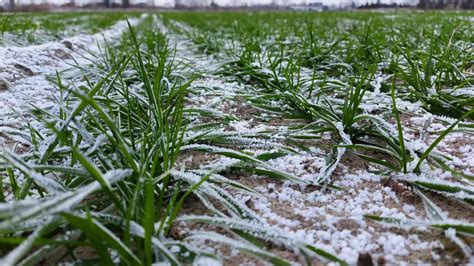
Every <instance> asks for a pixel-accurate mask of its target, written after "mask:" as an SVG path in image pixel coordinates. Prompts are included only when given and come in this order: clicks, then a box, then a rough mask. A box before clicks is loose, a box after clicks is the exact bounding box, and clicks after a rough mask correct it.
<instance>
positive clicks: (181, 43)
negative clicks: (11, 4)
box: [0, 13, 474, 265]
mask: <svg viewBox="0 0 474 266" xmlns="http://www.w3.org/2000/svg"><path fill="white" fill-rule="evenodd" d="M402 14H403V17H404V18H403V19H401V18H400V16H395V17H390V18H389V17H384V14H372V13H354V14H352V13H330V14H301V13H297V14H294V13H284V14H279V13H251V14H245V13H239V14H237V13H236V14H233V13H225V14H220V13H167V14H163V16H157V15H148V16H142V17H141V19H140V22H139V23H138V24H137V25H136V26H131V25H129V26H127V27H126V28H127V30H124V27H123V26H124V23H126V22H124V21H122V22H119V24H117V26H116V27H118V28H120V30H114V29H112V30H111V31H112V32H111V34H112V33H113V32H115V34H112V35H114V36H118V35H121V34H122V33H123V36H122V37H121V38H120V39H119V40H116V39H115V40H110V39H108V40H107V42H105V43H102V44H101V45H100V49H97V48H94V49H92V51H91V53H90V54H88V55H87V59H85V58H84V59H81V60H76V66H75V67H74V69H75V70H68V71H65V72H63V73H60V74H58V75H56V76H54V74H55V73H53V72H54V71H55V70H61V69H63V67H64V66H65V65H64V62H63V61H61V60H65V59H64V58H54V59H52V58H49V61H48V62H51V63H55V64H56V65H55V66H53V67H50V68H48V69H50V70H48V71H44V72H41V73H38V76H40V77H41V78H42V83H44V84H46V86H48V89H47V91H48V92H47V93H48V94H51V95H52V96H53V97H51V98H54V100H53V99H51V101H48V100H47V98H41V99H44V101H45V105H40V106H39V107H40V108H38V109H36V110H35V111H33V112H31V111H29V110H22V112H20V113H18V112H17V113H16V114H15V113H8V111H6V109H5V111H4V112H5V114H7V115H8V116H10V117H14V116H18V117H21V118H22V119H23V121H25V126H26V127H27V128H28V129H29V130H30V134H29V135H26V134H25V133H24V132H23V133H22V134H20V133H21V132H19V131H16V132H10V131H1V132H2V136H4V137H5V136H7V137H9V138H10V139H9V141H10V142H11V143H21V144H22V145H23V148H22V149H21V154H18V153H20V152H19V150H18V149H15V148H13V149H12V148H11V145H10V146H5V147H2V149H1V150H0V169H4V171H3V172H1V176H2V177H3V186H2V190H1V192H2V193H1V194H0V195H1V200H2V201H3V203H1V204H0V217H1V221H0V233H1V235H0V243H3V244H4V245H5V247H6V248H5V255H4V258H3V261H2V262H3V263H4V264H16V263H36V262H51V261H53V262H71V261H91V262H98V261H101V262H102V263H109V264H120V263H122V264H147V265H149V264H152V263H158V262H167V263H171V264H188V263H192V262H194V263H205V264H206V265H207V264H220V263H222V262H224V263H232V262H235V261H237V262H238V263H243V264H254V263H259V261H258V260H260V261H265V262H268V263H271V264H276V265H288V264H295V263H299V264H313V263H318V262H321V261H323V262H333V263H338V264H342V265H343V264H347V263H348V264H356V263H357V262H358V260H360V259H361V258H364V259H365V260H368V259H369V260H373V261H374V262H377V263H380V264H382V263H389V264H393V263H399V262H405V263H450V262H460V263H466V262H469V261H472V259H473V258H472V235H473V234H474V225H473V217H472V215H470V213H471V211H472V203H473V199H474V198H473V197H474V189H473V183H472V159H469V155H470V154H472V149H471V148H470V147H471V146H472V144H473V137H472V116H473V112H472V111H471V109H472V91H471V90H470V89H469V88H472V73H471V72H469V69H470V68H472V66H471V65H469V64H472V60H470V54H472V38H470V35H469V32H472V24H471V23H470V22H468V21H466V20H465V19H463V18H462V17H460V15H459V14H450V13H443V14H439V13H432V14H414V13H402ZM397 15H399V14H397ZM79 17H80V16H79ZM387 20H389V22H390V23H389V22H387ZM131 21H132V22H133V20H131ZM420 23H423V25H424V26H423V27H422V28H421V30H420V29H418V28H417V27H415V26H416V25H421V24H420ZM132 24H133V23H132ZM72 40H73V41H72V43H74V44H75V43H76V41H74V40H75V39H74V38H73V39H72ZM69 41H70V40H69ZM469 44H470V45H469ZM48 45H50V44H45V45H43V46H44V47H48ZM87 45H91V44H90V42H89V44H87ZM43 46H41V45H40V46H32V47H31V48H30V49H28V47H25V48H12V49H16V50H19V49H25V50H26V51H28V50H31V49H38V50H41V48H42V47H43ZM57 49H58V50H62V49H65V48H61V49H59V48H57ZM68 49H69V48H68ZM10 52H11V51H10ZM12 53H13V52H12ZM78 55H79V53H77V54H74V56H78ZM12 60H13V59H12ZM66 60H71V59H67V58H66ZM37 61H39V60H37ZM12 62H13V61H12ZM58 62H62V63H58ZM69 62H70V61H69ZM14 63H15V62H13V63H8V62H6V63H5V64H6V65H9V64H10V65H11V64H14ZM21 65H22V66H24V67H26V68H28V69H29V68H31V69H32V70H34V73H36V72H39V70H38V69H39V68H38V69H36V68H34V67H33V66H29V65H28V62H27V61H26V60H25V61H22V62H21ZM20 68H21V67H20ZM33 68H34V69H33ZM31 69H30V70H31ZM20 70H22V71H23V72H25V71H26V72H28V71H27V70H25V68H21V69H20ZM14 74H15V73H13V74H12V75H14ZM46 76H49V77H51V76H53V77H52V78H50V79H49V81H50V82H51V83H49V81H48V80H47V79H46ZM8 78H9V77H8V76H6V79H8ZM29 78H30V77H29V75H28V73H23V75H22V76H20V77H19V80H20V81H17V80H14V79H11V78H10V81H9V85H8V87H9V88H8V90H7V91H6V92H5V91H4V92H2V91H0V96H2V93H7V94H3V96H5V97H6V98H3V99H2V102H5V103H6V102H7V101H11V99H7V98H8V97H7V96H6V95H8V93H11V91H12V90H15V89H17V88H18V87H19V85H21V84H22V86H24V87H25V89H27V90H31V91H34V88H33V87H32V86H33V83H32V82H30V81H28V83H26V82H25V83H21V82H22V80H29ZM10 82H12V84H10ZM10 87H13V88H10ZM43 91H44V90H43ZM45 93H46V91H44V93H42V92H41V91H40V92H38V94H37V97H38V99H40V97H43V96H44V94H45ZM11 95H12V94H11ZM0 99H1V98H0ZM26 100H27V98H24V99H17V101H16V102H18V104H21V105H22V104H24V102H25V101H26ZM19 106H20V105H19ZM45 107H49V108H45ZM440 108H441V109H440ZM441 115H448V116H449V117H446V116H441ZM13 136H14V137H13ZM456 141H458V142H461V143H460V144H459V145H453V142H454V143H455V142H456ZM459 153H462V154H463V156H459ZM256 259H257V260H256Z"/></svg>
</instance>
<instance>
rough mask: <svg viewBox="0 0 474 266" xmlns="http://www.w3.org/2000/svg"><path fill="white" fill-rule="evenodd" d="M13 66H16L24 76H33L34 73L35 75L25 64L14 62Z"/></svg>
mask: <svg viewBox="0 0 474 266" xmlns="http://www.w3.org/2000/svg"><path fill="white" fill-rule="evenodd" d="M13 66H14V67H15V68H17V69H18V70H20V72H21V73H22V74H23V75H25V76H29V77H31V76H34V75H35V73H34V72H33V70H31V69H30V68H28V67H27V66H24V65H22V64H18V63H16V64H14V65H13Z"/></svg>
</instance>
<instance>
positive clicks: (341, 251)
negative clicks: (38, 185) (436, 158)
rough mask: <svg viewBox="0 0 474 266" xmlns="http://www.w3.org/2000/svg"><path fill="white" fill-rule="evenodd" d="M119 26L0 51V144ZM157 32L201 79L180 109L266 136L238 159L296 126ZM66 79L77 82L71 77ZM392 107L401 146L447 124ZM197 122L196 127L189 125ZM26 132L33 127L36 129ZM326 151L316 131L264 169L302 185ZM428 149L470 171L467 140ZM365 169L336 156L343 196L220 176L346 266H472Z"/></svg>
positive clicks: (193, 160) (284, 229) (278, 228)
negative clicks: (364, 261) (363, 262)
mask: <svg viewBox="0 0 474 266" xmlns="http://www.w3.org/2000/svg"><path fill="white" fill-rule="evenodd" d="M133 23H137V21H134V22H133ZM157 23H161V22H160V21H157ZM126 27H127V26H126V23H125V22H123V21H122V22H119V23H117V24H116V25H115V26H113V27H112V28H111V29H108V30H106V31H103V32H101V33H99V34H95V35H92V36H90V35H80V36H76V37H72V38H68V39H65V40H63V41H61V42H54V43H47V44H42V45H36V46H29V47H3V48H0V145H3V146H6V147H8V148H15V149H16V151H17V152H18V153H21V152H24V151H25V150H26V149H27V147H22V146H21V143H19V142H21V138H18V137H17V136H18V135H22V134H25V133H26V131H25V129H26V126H27V122H29V121H32V119H31V109H32V106H36V107H40V108H44V109H52V108H54V107H55V103H54V102H55V101H54V99H55V98H56V96H57V95H56V93H57V87H56V85H55V84H54V83H53V82H51V79H54V76H55V74H56V73H57V72H61V71H63V70H65V69H68V68H70V66H71V65H73V64H76V62H77V63H78V64H82V63H87V59H86V58H84V56H86V55H87V53H88V51H89V50H92V51H93V52H97V50H96V47H97V46H96V43H97V42H101V41H102V40H103V39H104V38H105V39H107V40H113V39H115V38H117V37H119V36H120V35H121V34H122V32H123V31H124V30H125V29H126ZM161 29H162V30H163V31H164V32H166V33H167V36H168V38H169V39H170V41H171V42H170V46H171V47H176V60H177V61H181V62H184V63H187V66H188V71H189V72H193V73H201V74H202V75H201V77H200V78H199V79H197V80H196V81H194V82H193V84H192V89H191V90H190V95H189V97H188V99H187V102H188V106H189V107H196V108H203V109H207V110H214V111H216V112H219V113H222V114H225V115H231V116H233V117H235V118H236V119H235V120H234V121H233V122H231V123H230V124H229V126H228V127H226V128H223V129H222V131H223V132H226V133H228V134H229V135H231V136H233V137H236V138H237V137H239V136H250V135H252V134H255V133H260V132H270V133H266V134H269V136H270V137H271V138H270V139H268V140H267V141H266V142H265V143H262V142H258V141H256V144H255V148H252V149H247V150H246V151H248V152H251V153H254V154H259V153H261V152H263V151H264V150H266V151H268V150H272V149H275V148H277V147H280V145H281V142H282V140H284V139H285V138H287V136H288V134H289V133H290V131H289V127H291V126H293V125H297V124H298V121H294V120H284V119H282V118H281V117H279V116H275V115H274V114H272V113H267V112H265V111H263V110H260V109H257V108H255V107H253V106H252V105H251V104H250V103H249V102H247V101H246V100H245V98H244V97H243V96H248V95H249V93H250V94H251V92H252V89H251V88H249V87H247V86H244V85H241V84H239V83H236V82H234V81H231V80H228V79H227V78H225V77H223V76H221V75H218V74H216V70H217V68H218V66H219V65H221V64H222V63H223V62H224V61H225V60H226V58H222V57H212V56H207V55H204V54H202V53H200V52H199V51H198V49H197V47H195V46H194V45H193V43H192V42H191V41H190V40H188V39H186V37H184V36H182V35H179V34H177V33H175V32H173V31H170V30H168V29H167V28H166V27H165V26H164V25H162V24H161ZM72 58H74V59H75V60H76V61H73V60H72ZM69 82H77V80H75V79H74V77H71V79H70V80H69ZM376 84H377V80H375V81H374V87H376V86H377V85H376ZM376 91H377V90H375V92H374V93H368V94H367V99H366V101H365V102H364V107H363V108H364V109H366V110H367V111H368V112H370V111H371V110H376V109H378V108H386V107H387V106H389V105H390V98H389V97H386V96H383V95H381V94H378V93H377V92H376ZM384 97H385V98H384ZM398 105H399V106H401V107H402V108H404V109H405V110H406V111H407V112H408V113H410V115H409V116H407V117H405V118H404V119H403V123H404V129H405V131H406V133H407V135H409V136H411V142H410V143H409V144H408V145H414V146H416V145H418V146H426V143H425V142H429V141H430V140H432V139H434V138H435V137H436V136H437V132H439V130H440V129H444V128H445V125H443V124H442V123H440V122H442V121H445V120H449V119H447V118H444V117H435V116H433V115H430V114H427V113H426V112H424V111H422V110H421V108H420V106H418V105H416V104H412V103H409V102H403V101H401V100H400V102H399V104H398ZM428 119H431V120H433V121H434V122H433V123H432V124H431V126H430V129H429V130H428V131H429V132H431V134H430V135H429V136H428V137H427V139H426V141H420V140H419V139H418V136H417V134H418V132H419V129H420V128H421V127H423V125H424V124H425V121H427V120H428ZM199 122H202V121H195V123H199ZM206 122H209V121H206ZM391 123H392V124H393V121H392V122H391ZM33 126H35V127H39V124H34V125H33ZM2 142H3V143H2ZM16 144H19V145H16ZM330 144H333V140H332V136H331V135H330V134H325V135H324V136H323V138H322V139H320V140H317V141H315V142H310V143H308V146H309V147H311V148H310V149H309V151H299V153H294V154H289V155H286V156H284V157H281V158H278V159H272V160H270V161H269V164H270V165H272V166H273V167H275V168H277V169H281V170H284V171H287V172H289V173H292V174H294V175H295V176H297V177H299V178H301V179H303V180H314V179H316V178H318V177H319V176H320V170H321V169H322V168H323V167H324V165H325V157H326V154H327V153H328V149H329V146H330ZM229 148H238V147H229ZM438 149H439V152H444V153H446V154H448V155H450V156H452V157H453V158H454V163H453V165H452V166H453V167H455V168H457V169H460V170H463V171H465V172H467V173H470V174H472V173H473V171H474V138H473V137H472V136H471V135H468V134H464V133H453V134H451V135H450V136H449V137H448V138H446V139H445V140H444V141H443V142H442V143H441V145H440V146H439V148H438ZM229 160H231V159H228V158H225V157H216V156H208V157H206V155H204V156H202V155H201V156H199V157H197V156H194V155H193V154H185V155H184V156H183V158H181V161H180V162H179V163H180V164H182V165H201V168H203V169H205V168H206V167H208V166H209V165H214V166H215V165H224V164H228V163H229ZM370 170H371V166H370V165H369V164H367V162H366V161H364V160H362V159H360V158H358V157H357V156H356V155H355V154H353V153H352V152H351V151H346V153H345V154H344V156H343V158H342V159H341V163H340V164H339V165H338V167H337V168H336V169H335V170H334V173H333V175H334V180H335V185H338V186H341V187H343V188H345V189H344V190H321V189H319V188H315V187H313V186H310V185H308V186H303V185H294V184H291V183H289V182H287V181H279V180H275V179H271V178H269V177H264V176H258V175H249V174H236V173H229V174H228V175H229V177H231V178H233V179H234V180H235V181H238V182H240V183H241V184H244V185H246V186H248V187H251V188H253V189H254V190H255V191H256V192H258V194H251V193H242V192H241V191H235V190H232V189H230V188H226V187H225V188H224V189H226V190H228V192H229V193H231V194H232V195H233V196H234V197H235V198H236V199H237V200H238V201H240V202H241V203H242V204H243V205H246V206H248V207H249V208H250V209H252V210H253V211H255V212H256V213H257V214H259V216H261V218H262V221H263V223H264V224H265V226H266V227H267V228H268V229H269V230H272V231H274V232H276V233H277V234H281V235H284V236H285V237H286V238H288V239H289V240H291V241H295V242H298V241H303V242H306V243H310V244H313V245H314V246H317V247H322V248H324V249H325V250H327V251H332V252H334V253H335V254H337V255H338V256H339V257H340V258H341V259H343V260H345V261H347V262H348V263H350V264H356V263H358V261H359V258H364V257H367V256H368V257H371V259H372V260H373V261H374V262H377V263H379V264H392V265H395V264H425V263H433V264H441V265H443V264H448V263H449V264H452V263H473V260H474V256H473V254H472V250H471V247H469V246H467V247H465V250H462V249H460V248H459V247H458V246H457V245H456V244H453V241H454V242H455V241H456V240H453V241H450V240H449V238H450V237H451V238H455V236H453V235H452V234H451V235H448V237H447V238H446V237H443V232H442V231H437V230H435V229H430V228H429V227H428V226H427V225H428V224H430V223H431V222H432V220H431V217H430V216H429V215H427V213H426V210H425V209H424V205H423V202H422V201H421V199H420V197H418V195H417V194H416V193H415V192H413V191H411V190H410V189H408V188H407V187H406V186H404V185H403V184H402V183H400V182H398V181H396V178H397V177H394V178H395V179H394V180H388V179H386V177H383V176H380V175H377V174H374V173H370ZM423 176H426V177H437V178H439V179H441V180H442V179H450V178H452V175H451V173H449V172H445V171H442V170H440V169H423V172H422V177H423ZM404 178H410V177H404ZM434 198H435V200H436V203H438V205H439V206H441V207H442V214H443V216H444V217H443V219H444V220H449V219H450V218H455V219H457V220H464V221H467V222H471V223H472V222H474V216H473V215H472V208H471V207H469V208H466V207H465V206H458V205H456V204H457V203H455V202H454V201H453V202H451V201H450V200H446V199H444V198H442V197H436V196H435V195H434ZM195 205H196V208H194V209H193V208H189V210H187V211H186V214H187V215H193V214H200V213H197V212H196V211H195V210H199V208H198V207H197V206H198V205H199V203H195ZM466 210H470V211H466ZM364 215H381V216H387V217H393V218H400V219H412V220H416V221H422V222H426V223H421V224H420V225H419V226H417V227H416V229H414V228H413V227H410V228H408V227H406V228H403V227H389V226H386V225H382V224H380V223H376V222H373V221H370V220H367V219H366V218H364ZM194 229H197V228H193V230H194ZM206 229H209V228H206ZM179 230H181V232H180V234H186V233H187V232H188V231H189V230H190V228H189V227H188V226H187V224H186V223H185V222H181V224H180V226H179ZM210 230H214V229H212V228H210ZM471 243H472V242H471ZM197 244H199V245H202V246H208V248H209V249H210V250H211V251H213V252H216V253H217V254H220V255H222V256H223V257H225V261H226V262H228V263H229V264H240V263H242V264H259V262H258V261H255V260H253V259H251V258H250V257H248V256H246V255H245V254H243V253H240V252H238V251H235V250H228V249H225V248H224V247H222V246H218V245H208V243H197ZM272 251H274V252H275V253H277V254H279V255H280V256H282V257H285V258H287V259H289V260H293V261H294V262H300V263H303V261H302V260H301V258H299V257H298V256H296V254H294V253H292V252H287V251H282V250H281V249H280V248H279V247H272ZM463 252H464V254H463ZM466 253H467V254H466Z"/></svg>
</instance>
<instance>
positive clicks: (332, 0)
mask: <svg viewBox="0 0 474 266" xmlns="http://www.w3.org/2000/svg"><path fill="white" fill-rule="evenodd" d="M102 1H103V0H74V2H75V3H76V4H79V5H80V4H83V3H85V2H102ZM111 1H112V2H117V3H120V2H121V0H111ZM181 1H182V2H187V3H192V2H194V1H196V2H203V1H207V2H208V3H210V2H212V1H214V2H215V3H217V4H218V5H221V6H229V5H253V4H257V5H265V4H270V3H272V2H276V3H278V4H281V5H292V4H302V3H311V2H319V3H323V4H325V5H341V4H347V3H351V2H352V0H321V1H318V0H181ZM0 2H1V0H0ZM5 2H6V1H5ZM16 2H17V3H19V4H31V3H35V4H40V3H54V4H59V5H61V4H64V3H67V2H71V0H16ZM130 2H131V3H132V4H136V3H152V2H153V3H155V5H157V6H173V5H174V2H175V1H174V0H130ZM354 2H355V3H357V4H365V3H367V2H368V3H376V2H377V0H354ZM381 2H382V3H408V4H410V3H414V2H418V1H413V0H381Z"/></svg>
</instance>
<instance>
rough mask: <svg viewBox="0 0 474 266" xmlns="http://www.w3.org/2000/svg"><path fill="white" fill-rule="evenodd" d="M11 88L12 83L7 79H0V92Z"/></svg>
mask: <svg viewBox="0 0 474 266" xmlns="http://www.w3.org/2000/svg"><path fill="white" fill-rule="evenodd" d="M9 89H10V84H9V83H8V82H7V81H5V80H2V79H0V92H2V91H7V90H9Z"/></svg>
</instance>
